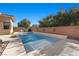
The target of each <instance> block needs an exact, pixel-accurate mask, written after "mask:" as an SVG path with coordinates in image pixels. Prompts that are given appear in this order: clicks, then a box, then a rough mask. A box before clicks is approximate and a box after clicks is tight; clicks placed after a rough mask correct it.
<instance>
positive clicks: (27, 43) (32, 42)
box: [19, 32, 58, 52]
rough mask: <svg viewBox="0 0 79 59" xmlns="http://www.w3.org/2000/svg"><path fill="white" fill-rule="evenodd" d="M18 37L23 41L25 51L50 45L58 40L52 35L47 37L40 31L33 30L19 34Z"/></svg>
mask: <svg viewBox="0 0 79 59" xmlns="http://www.w3.org/2000/svg"><path fill="white" fill-rule="evenodd" d="M19 37H20V39H21V41H22V42H23V44H24V47H25V49H26V51H27V52H30V51H33V50H40V49H43V48H45V47H47V46H48V45H51V44H53V43H55V42H57V41H58V39H56V38H54V37H49V36H46V35H43V34H40V33H33V32H28V33H24V34H21V35H19Z"/></svg>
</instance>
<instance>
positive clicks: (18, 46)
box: [0, 35, 26, 56]
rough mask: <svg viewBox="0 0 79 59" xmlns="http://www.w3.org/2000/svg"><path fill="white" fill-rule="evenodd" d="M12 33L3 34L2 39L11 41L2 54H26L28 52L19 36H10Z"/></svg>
mask: <svg viewBox="0 0 79 59" xmlns="http://www.w3.org/2000/svg"><path fill="white" fill-rule="evenodd" d="M10 36H11V35H2V36H0V39H2V40H3V41H9V43H8V45H7V47H6V48H5V50H4V51H3V53H2V55H1V56H25V55H26V52H25V49H24V46H23V44H22V42H21V41H20V40H19V39H18V38H10Z"/></svg>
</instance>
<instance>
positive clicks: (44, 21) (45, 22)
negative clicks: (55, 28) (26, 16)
mask: <svg viewBox="0 0 79 59" xmlns="http://www.w3.org/2000/svg"><path fill="white" fill-rule="evenodd" d="M52 19H53V16H52V15H49V16H47V17H46V18H43V19H42V20H41V21H39V26H40V27H51V26H52V23H51V20H52Z"/></svg>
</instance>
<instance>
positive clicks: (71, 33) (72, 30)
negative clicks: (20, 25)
mask: <svg viewBox="0 0 79 59" xmlns="http://www.w3.org/2000/svg"><path fill="white" fill-rule="evenodd" d="M32 30H34V31H36V32H44V33H53V34H61V35H67V36H68V37H69V38H74V39H79V26H62V27H46V28H36V30H35V28H32Z"/></svg>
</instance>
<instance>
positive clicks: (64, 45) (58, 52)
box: [0, 33, 79, 56]
mask: <svg viewBox="0 0 79 59" xmlns="http://www.w3.org/2000/svg"><path fill="white" fill-rule="evenodd" d="M41 34H44V35H47V36H52V37H56V38H59V41H57V42H56V43H54V44H51V45H48V46H47V47H45V48H44V49H42V50H38V49H35V50H33V51H30V52H29V53H27V52H26V51H25V49H24V46H23V44H22V42H21V41H20V40H19V39H18V38H10V35H4V36H0V39H2V40H3V41H9V44H8V45H7V47H6V49H5V50H4V52H3V54H2V56H79V41H77V40H72V39H67V37H66V36H61V35H56V34H46V33H41ZM42 44H43V43H42ZM40 46H41V45H40Z"/></svg>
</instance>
